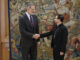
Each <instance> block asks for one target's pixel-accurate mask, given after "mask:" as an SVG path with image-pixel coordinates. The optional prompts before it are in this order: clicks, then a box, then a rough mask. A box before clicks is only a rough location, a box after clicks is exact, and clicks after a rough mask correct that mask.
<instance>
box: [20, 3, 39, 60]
mask: <svg viewBox="0 0 80 60" xmlns="http://www.w3.org/2000/svg"><path fill="white" fill-rule="evenodd" d="M34 13H35V5H34V4H32V3H29V4H28V6H27V9H26V13H25V14H24V15H23V16H21V17H20V20H19V28H20V33H21V41H20V44H21V49H22V60H29V57H30V60H37V43H38V44H39V39H37V38H38V37H37V36H36V35H37V34H38V33H39V27H38V18H37V16H36V15H34Z"/></svg>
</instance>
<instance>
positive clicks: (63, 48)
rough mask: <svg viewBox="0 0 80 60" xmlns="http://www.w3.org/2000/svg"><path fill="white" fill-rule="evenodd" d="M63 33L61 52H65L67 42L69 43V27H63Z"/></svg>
mask: <svg viewBox="0 0 80 60" xmlns="http://www.w3.org/2000/svg"><path fill="white" fill-rule="evenodd" d="M61 34H62V35H61V38H62V39H61V40H62V41H61V43H60V44H61V45H60V51H61V52H65V49H66V44H67V40H68V31H67V29H66V28H65V29H63V30H62V33H61Z"/></svg>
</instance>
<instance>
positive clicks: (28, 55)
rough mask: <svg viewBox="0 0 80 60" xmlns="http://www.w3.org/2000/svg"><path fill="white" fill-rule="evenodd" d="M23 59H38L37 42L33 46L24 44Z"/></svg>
mask: <svg viewBox="0 0 80 60" xmlns="http://www.w3.org/2000/svg"><path fill="white" fill-rule="evenodd" d="M22 60H37V46H36V44H35V43H33V45H32V46H31V47H28V46H27V47H23V46H22Z"/></svg>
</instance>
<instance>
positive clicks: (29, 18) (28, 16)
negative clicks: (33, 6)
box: [26, 12, 30, 20]
mask: <svg viewBox="0 0 80 60" xmlns="http://www.w3.org/2000/svg"><path fill="white" fill-rule="evenodd" d="M26 15H27V16H28V19H29V20H30V14H29V13H27V12H26Z"/></svg>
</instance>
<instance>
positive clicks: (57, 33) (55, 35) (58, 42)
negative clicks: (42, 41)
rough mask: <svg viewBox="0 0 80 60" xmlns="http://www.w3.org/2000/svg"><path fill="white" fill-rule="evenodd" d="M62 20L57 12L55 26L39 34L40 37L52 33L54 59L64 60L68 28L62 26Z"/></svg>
mask: <svg viewBox="0 0 80 60" xmlns="http://www.w3.org/2000/svg"><path fill="white" fill-rule="evenodd" d="M63 20H64V17H63V15H61V14H58V15H57V16H56V18H55V19H54V22H55V23H56V26H55V27H54V28H53V30H51V31H50V32H48V33H43V34H41V35H40V38H42V37H47V36H49V35H52V42H51V47H52V48H53V57H54V60H64V55H65V51H66V44H67V40H68V30H67V28H66V27H65V26H64V24H63Z"/></svg>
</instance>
